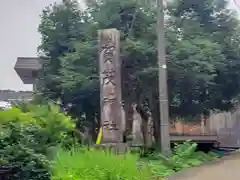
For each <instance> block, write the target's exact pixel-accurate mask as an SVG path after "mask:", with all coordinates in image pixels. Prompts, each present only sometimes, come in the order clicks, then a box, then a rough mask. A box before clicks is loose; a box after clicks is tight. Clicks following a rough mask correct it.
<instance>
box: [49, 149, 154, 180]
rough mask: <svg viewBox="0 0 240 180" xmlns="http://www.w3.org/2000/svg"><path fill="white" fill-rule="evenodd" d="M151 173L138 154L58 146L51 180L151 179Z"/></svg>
mask: <svg viewBox="0 0 240 180" xmlns="http://www.w3.org/2000/svg"><path fill="white" fill-rule="evenodd" d="M151 176H152V173H151V170H150V168H149V167H148V166H147V165H146V163H141V164H139V161H138V156H137V155H133V154H129V153H127V154H125V155H121V156H116V155H114V154H112V153H110V152H106V151H101V150H94V149H89V150H88V149H79V148H73V149H71V150H70V151H66V150H59V151H58V153H57V155H56V158H55V161H54V163H53V171H52V180H149V179H151Z"/></svg>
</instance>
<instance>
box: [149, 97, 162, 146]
mask: <svg viewBox="0 0 240 180" xmlns="http://www.w3.org/2000/svg"><path fill="white" fill-rule="evenodd" d="M149 101H150V102H149V104H150V109H151V114H152V120H153V136H154V140H155V144H156V146H157V148H159V149H160V146H161V144H160V112H159V103H158V101H157V99H155V98H154V97H153V96H152V97H151V98H150V100H149Z"/></svg>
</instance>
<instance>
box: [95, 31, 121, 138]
mask: <svg viewBox="0 0 240 180" xmlns="http://www.w3.org/2000/svg"><path fill="white" fill-rule="evenodd" d="M99 38H100V41H99V43H100V44H99V46H100V47H99V50H100V54H99V56H100V57H99V58H100V59H99V61H100V63H99V64H100V83H101V124H102V127H103V141H107V142H110V141H111V142H113V141H116V142H117V141H119V140H118V139H119V137H120V136H119V131H120V129H121V127H119V124H121V104H120V100H121V81H120V76H119V74H120V68H119V67H120V66H118V63H119V62H118V61H119V45H118V44H119V42H118V41H119V32H118V31H117V30H116V29H107V30H102V31H101V32H100V34H99ZM118 101H119V102H118ZM119 121H120V122H119Z"/></svg>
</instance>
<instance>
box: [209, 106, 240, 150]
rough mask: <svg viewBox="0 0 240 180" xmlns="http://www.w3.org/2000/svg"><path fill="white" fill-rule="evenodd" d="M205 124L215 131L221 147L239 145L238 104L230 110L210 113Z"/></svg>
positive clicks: (239, 121)
mask: <svg viewBox="0 0 240 180" xmlns="http://www.w3.org/2000/svg"><path fill="white" fill-rule="evenodd" d="M207 122H208V123H207V126H208V129H209V131H210V132H213V133H216V134H217V136H218V138H219V142H220V145H221V146H222V147H234V148H238V147H240V106H238V107H237V108H236V109H235V110H234V111H232V112H218V113H217V112H215V113H213V112H212V113H211V114H210V116H209V118H208V120H207Z"/></svg>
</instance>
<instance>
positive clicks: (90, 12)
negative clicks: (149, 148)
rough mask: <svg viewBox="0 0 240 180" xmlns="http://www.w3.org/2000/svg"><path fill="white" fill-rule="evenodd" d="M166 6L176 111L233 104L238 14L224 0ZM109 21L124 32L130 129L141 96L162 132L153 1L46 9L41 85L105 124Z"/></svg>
mask: <svg viewBox="0 0 240 180" xmlns="http://www.w3.org/2000/svg"><path fill="white" fill-rule="evenodd" d="M145 5H146V4H145ZM166 13H167V17H166V25H165V26H166V40H167V42H166V43H167V49H166V50H167V60H168V72H169V73H168V76H169V80H168V85H169V100H170V115H171V116H172V117H174V116H189V115H196V114H201V113H205V112H208V111H209V110H210V109H228V108H230V107H231V106H232V105H233V104H234V101H233V100H235V99H237V96H238V92H239V87H240V86H239V80H238V79H239V73H238V71H239V69H240V66H239V57H240V55H239V47H238V46H239V37H240V36H239V27H238V23H239V21H238V20H237V18H236V16H235V15H234V13H232V11H230V10H227V8H226V2H225V1H224V0H218V1H216V0H203V1H192V0H181V1H177V0H176V1H175V0H174V1H171V2H170V3H169V5H168V8H167V10H166ZM105 28H117V29H118V30H120V32H121V59H122V61H123V67H122V69H123V73H122V75H123V82H122V83H123V87H124V88H123V99H124V103H125V111H126V112H129V113H126V114H127V118H126V119H128V121H127V122H128V123H127V126H128V128H129V129H131V121H132V118H131V106H130V105H131V104H132V103H137V104H138V108H137V110H138V111H139V113H140V114H141V116H142V118H143V119H144V120H145V121H148V120H149V116H152V118H153V122H154V127H155V137H156V138H159V137H158V134H159V129H158V127H159V125H158V123H159V117H158V116H159V108H158V106H159V104H158V101H157V99H158V87H157V74H158V73H157V72H158V66H157V58H156V57H157V55H156V54H157V53H156V39H157V38H156V7H155V6H154V3H152V6H151V8H150V7H149V6H144V5H143V2H141V1H137V0H121V1H120V0H100V1H96V0H89V1H87V9H86V10H85V11H81V10H80V9H79V7H78V4H77V2H76V1H74V0H64V1H62V3H60V4H54V5H52V6H50V7H48V8H46V9H45V10H44V11H43V15H42V20H41V23H40V26H39V31H40V33H41V34H42V44H41V46H40V50H41V51H42V52H43V54H44V55H45V56H47V63H45V66H44V67H45V68H44V71H43V80H44V86H43V87H44V88H43V90H42V92H43V93H44V96H47V97H48V98H51V99H58V98H60V99H61V100H62V101H63V104H64V105H66V104H68V103H71V104H72V107H71V110H70V111H71V113H72V114H73V115H75V116H77V117H82V115H85V116H86V119H87V122H90V124H91V128H92V132H93V131H94V129H95V127H98V126H99V104H98V103H96V102H99V81H98V67H97V64H98V62H97V61H98V55H97V31H98V30H99V29H105ZM229 87H230V88H229ZM149 112H150V113H149ZM96 119H97V120H98V121H96ZM145 124H146V123H145Z"/></svg>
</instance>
